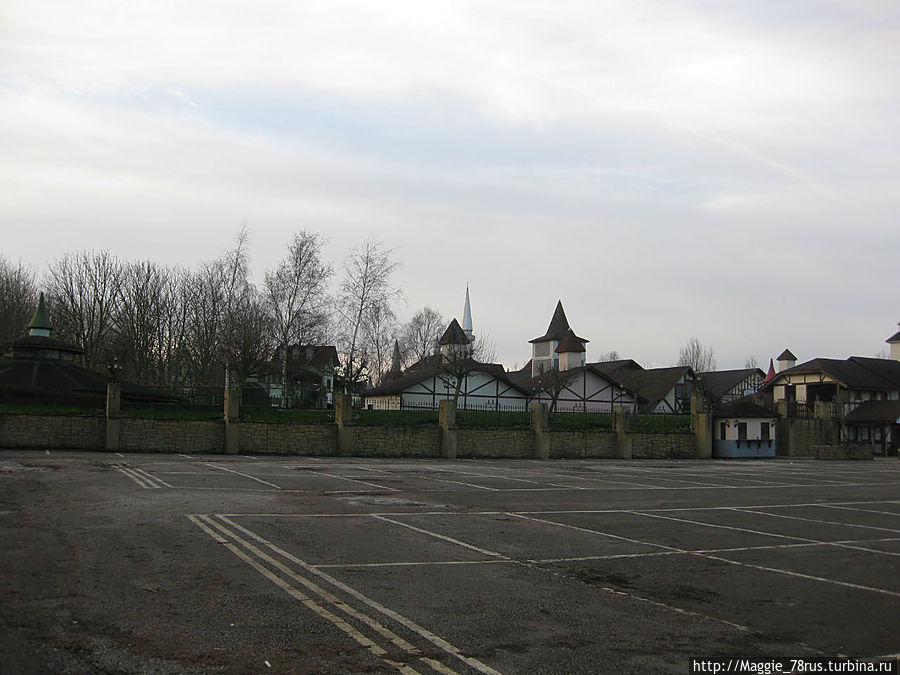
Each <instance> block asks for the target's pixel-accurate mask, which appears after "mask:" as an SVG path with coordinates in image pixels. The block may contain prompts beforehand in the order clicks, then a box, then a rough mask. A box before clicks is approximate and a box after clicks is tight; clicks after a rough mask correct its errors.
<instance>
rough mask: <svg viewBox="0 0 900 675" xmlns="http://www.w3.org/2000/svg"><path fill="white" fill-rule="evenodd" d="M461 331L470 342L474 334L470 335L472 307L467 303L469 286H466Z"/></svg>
mask: <svg viewBox="0 0 900 675" xmlns="http://www.w3.org/2000/svg"><path fill="white" fill-rule="evenodd" d="M462 329H463V332H464V333H465V334H466V337H467V338H469V341H470V342H471V341H472V337H473V335H474V334H473V333H472V305H471V304H470V303H469V284H466V305H465V307H463V320H462Z"/></svg>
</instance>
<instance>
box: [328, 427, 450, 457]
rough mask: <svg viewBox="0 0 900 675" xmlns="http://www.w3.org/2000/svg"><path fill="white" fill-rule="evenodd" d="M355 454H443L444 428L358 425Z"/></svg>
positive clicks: (354, 434)
mask: <svg viewBox="0 0 900 675" xmlns="http://www.w3.org/2000/svg"><path fill="white" fill-rule="evenodd" d="M335 454H336V453H335ZM352 456H353V457H440V456H441V430H440V429H439V428H437V427H423V426H416V427H389V426H385V427H380V426H371V427H368V426H355V427H353V453H352Z"/></svg>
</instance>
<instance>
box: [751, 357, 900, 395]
mask: <svg viewBox="0 0 900 675" xmlns="http://www.w3.org/2000/svg"><path fill="white" fill-rule="evenodd" d="M805 373H824V374H825V375H827V376H828V377H830V378H831V379H833V380H836V381H837V382H839V383H840V384H841V385H843V386H844V387H845V388H847V389H862V390H869V391H888V390H893V389H898V388H900V361H893V360H891V359H872V358H866V357H862V356H851V357H850V358H849V359H845V360H841V359H812V360H811V361H806V362H805V363H801V364H800V365H797V366H794V367H793V368H788V369H786V370H782V371H781V372H780V373H778V375H776V376H775V378H774V379H773V380H771V381H769V382H767V383H766V384H765V387H767V388H768V387H771V386H773V384H774V383H776V382H779V381H780V380H781V379H782V378H784V377H785V376H787V375H802V374H805Z"/></svg>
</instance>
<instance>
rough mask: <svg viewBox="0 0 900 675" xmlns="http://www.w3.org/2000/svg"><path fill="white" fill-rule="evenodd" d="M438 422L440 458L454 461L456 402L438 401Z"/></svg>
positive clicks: (448, 400)
mask: <svg viewBox="0 0 900 675" xmlns="http://www.w3.org/2000/svg"><path fill="white" fill-rule="evenodd" d="M438 422H439V423H440V425H441V456H442V457H444V458H445V459H456V401H451V400H450V399H445V400H443V401H440V408H439V409H438Z"/></svg>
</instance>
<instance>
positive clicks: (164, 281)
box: [113, 260, 184, 384]
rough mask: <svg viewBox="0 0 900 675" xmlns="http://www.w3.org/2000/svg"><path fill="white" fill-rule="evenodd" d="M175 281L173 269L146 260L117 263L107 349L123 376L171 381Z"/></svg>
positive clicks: (177, 319) (176, 332) (178, 327)
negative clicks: (116, 287)
mask: <svg viewBox="0 0 900 675" xmlns="http://www.w3.org/2000/svg"><path fill="white" fill-rule="evenodd" d="M178 280H179V273H178V271H177V270H170V269H168V268H165V267H162V266H161V265H158V264H157V263H155V262H152V261H149V260H148V261H143V262H131V263H125V264H124V265H123V268H122V278H121V282H120V285H119V300H120V301H119V311H118V313H117V314H116V316H115V319H114V333H115V343H114V345H113V348H114V351H115V354H116V356H117V358H118V360H119V363H120V365H121V366H122V369H123V375H124V376H125V377H127V378H129V379H133V380H135V381H137V382H147V383H153V384H171V382H170V381H169V379H170V375H171V371H172V370H173V367H172V366H173V364H172V363H171V361H172V360H173V359H175V358H176V354H177V350H178V348H179V346H180V343H181V340H182V333H183V327H184V323H183V320H182V316H183V309H182V307H181V306H180V305H181V303H180V302H179V294H178V288H177V285H178Z"/></svg>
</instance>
